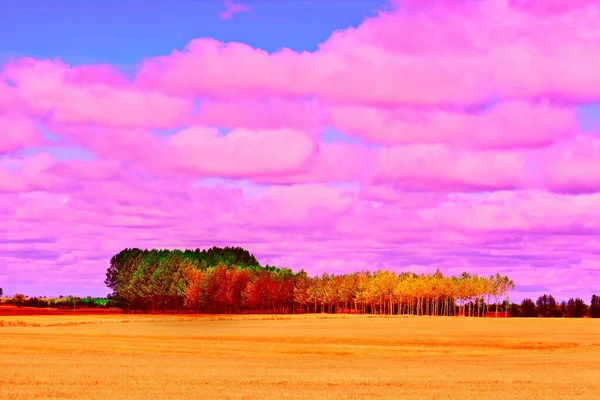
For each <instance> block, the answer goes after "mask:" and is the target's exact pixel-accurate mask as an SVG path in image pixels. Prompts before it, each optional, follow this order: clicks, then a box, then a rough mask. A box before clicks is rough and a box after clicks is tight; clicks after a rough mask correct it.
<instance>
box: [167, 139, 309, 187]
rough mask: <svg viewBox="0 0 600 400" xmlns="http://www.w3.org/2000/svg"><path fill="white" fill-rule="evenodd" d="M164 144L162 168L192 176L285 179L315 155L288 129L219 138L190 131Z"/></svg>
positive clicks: (306, 140)
mask: <svg viewBox="0 0 600 400" xmlns="http://www.w3.org/2000/svg"><path fill="white" fill-rule="evenodd" d="M167 144H168V148H167V149H166V151H165V153H166V154H165V158H163V160H162V162H164V165H166V166H167V167H168V168H173V169H175V170H177V171H179V172H181V173H188V174H194V175H196V176H221V177H243V178H245V177H251V176H254V175H263V174H266V175H271V174H275V175H277V174H283V175H286V174H290V173H294V172H296V171H299V170H300V171H301V170H303V169H304V168H305V165H307V164H308V163H309V162H310V161H311V159H312V157H313V155H314V151H315V144H314V142H313V140H312V139H311V137H310V136H308V135H306V134H305V133H303V132H300V131H294V130H290V129H278V130H261V131H251V130H247V129H236V130H233V131H232V132H230V133H228V134H227V135H225V136H221V135H219V134H218V132H217V130H216V129H207V128H202V127H191V128H187V129H185V130H182V131H180V132H178V133H176V134H175V135H173V136H171V137H169V138H168V139H167ZM160 162H161V161H159V163H160Z"/></svg>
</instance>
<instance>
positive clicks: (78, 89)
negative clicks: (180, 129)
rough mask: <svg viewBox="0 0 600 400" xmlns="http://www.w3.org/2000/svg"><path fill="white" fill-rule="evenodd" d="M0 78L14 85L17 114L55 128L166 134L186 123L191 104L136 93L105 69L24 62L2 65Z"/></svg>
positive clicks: (150, 92) (164, 96) (169, 97)
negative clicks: (100, 127) (161, 131)
mask: <svg viewBox="0 0 600 400" xmlns="http://www.w3.org/2000/svg"><path fill="white" fill-rule="evenodd" d="M0 77H3V78H4V79H10V80H11V81H12V82H13V84H14V85H15V87H14V88H13V89H12V91H13V96H14V97H16V98H17V100H18V101H19V103H20V108H19V109H20V110H22V111H25V112H27V113H29V114H30V115H35V116H39V117H42V118H44V119H46V120H49V121H52V122H55V123H62V124H99V125H104V126H114V127H123V128H134V127H154V128H169V127H174V126H179V125H181V124H185V123H186V122H187V121H189V117H191V111H192V104H191V102H189V101H186V100H183V99H180V98H175V97H171V96H167V95H165V94H163V93H160V92H157V91H153V90H140V89H137V88H135V87H133V86H132V85H131V84H129V83H127V81H126V80H125V78H124V77H123V76H122V75H120V74H119V73H118V72H116V71H115V70H113V69H111V68H110V67H103V66H84V67H69V66H68V65H66V64H64V63H62V62H59V61H48V60H43V61H38V60H33V59H29V58H25V59H19V60H13V61H12V62H10V63H8V64H7V65H5V66H4V67H3V69H2V70H1V72H0Z"/></svg>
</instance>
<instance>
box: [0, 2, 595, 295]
mask: <svg viewBox="0 0 600 400" xmlns="http://www.w3.org/2000/svg"><path fill="white" fill-rule="evenodd" d="M391 3H392V7H391V8H390V9H389V10H387V11H381V12H380V13H379V14H378V15H377V16H375V17H372V18H369V19H366V20H365V21H364V22H363V23H362V24H361V25H360V26H358V27H356V28H349V29H346V30H342V31H336V32H333V33H332V34H331V36H330V37H329V38H328V39H327V40H326V41H325V42H323V43H321V44H320V45H319V47H318V50H316V51H314V52H295V51H292V50H289V49H282V50H280V51H277V52H274V53H268V52H265V51H263V50H259V49H255V48H252V47H251V46H249V45H246V44H243V43H220V42H218V41H216V40H214V39H208V38H201V39H195V40H193V41H192V42H190V43H189V44H188V45H187V46H186V47H185V48H184V49H182V50H176V51H173V52H172V53H171V54H167V55H163V56H159V57H148V58H147V59H145V60H143V61H142V62H141V63H140V65H139V67H138V68H137V69H136V70H135V71H134V72H133V73H130V74H125V73H123V72H121V71H119V70H118V68H116V67H114V66H111V65H78V66H71V65H68V64H66V63H65V62H62V61H60V60H41V59H34V58H14V59H11V60H9V61H8V62H6V63H5V64H3V65H1V66H0V193H1V195H0V217H1V218H2V220H3V221H7V223H5V224H1V226H0V237H2V238H3V239H2V243H3V245H2V246H1V248H0V259H1V260H2V262H1V263H0V282H2V285H3V286H4V289H5V292H6V293H12V291H16V290H17V289H18V290H25V291H28V292H31V294H47V295H52V294H61V293H63V292H64V291H65V290H69V291H70V292H73V293H74V294H78V293H79V294H82V295H87V294H98V295H102V294H105V293H106V290H105V289H104V288H103V284H102V280H103V273H104V271H105V269H106V267H107V262H108V260H109V258H110V256H111V255H112V254H114V253H115V252H118V251H119V250H121V249H123V248H126V247H136V246H137V247H142V248H146V247H160V248H165V247H168V248H186V247H188V248H189V247H192V248H196V247H208V246H213V245H223V246H224V245H239V246H243V247H246V248H248V249H249V250H250V251H252V252H253V253H255V254H256V255H257V256H258V258H259V260H260V261H261V262H263V263H272V264H276V265H279V266H287V267H291V268H293V269H300V268H304V269H305V270H307V271H308V272H309V273H320V272H323V271H328V272H334V273H336V272H349V271H353V270H358V269H376V268H389V269H394V270H398V271H399V270H406V269H410V270H413V271H415V272H428V271H435V270H436V269H438V268H439V269H440V270H441V271H442V272H444V273H460V272H461V271H462V270H468V271H471V272H474V273H480V274H491V273H496V272H500V273H504V274H507V275H509V276H510V277H511V278H513V280H515V282H516V283H517V284H518V285H519V284H521V285H522V289H519V290H520V291H519V292H516V293H515V294H514V296H513V297H514V298H519V297H524V296H533V295H537V294H538V292H539V291H541V290H545V289H546V288H547V289H549V290H552V291H553V292H554V293H555V294H556V295H557V296H558V297H561V298H562V297H566V296H570V295H574V294H577V295H582V296H586V297H587V296H589V295H590V294H591V292H592V291H594V290H595V291H600V287H598V286H596V287H594V286H593V283H594V282H600V257H598V252H597V246H598V244H599V242H600V236H599V233H600V223H598V221H600V215H598V213H599V212H600V211H599V210H600V208H598V204H600V197H599V196H600V194H599V193H600V165H599V164H600V154H599V153H600V140H599V139H598V137H597V136H596V135H595V132H584V131H583V130H582V129H581V126H580V124H579V122H578V118H577V108H578V107H579V106H581V105H582V104H586V103H589V102H593V101H595V100H597V99H598V98H599V97H600V78H599V76H600V75H598V73H597V71H598V70H600V55H599V53H598V51H597V49H598V48H600V6H598V4H597V2H593V1H575V0H571V1H569V2H566V1H558V0H552V1H541V0H539V1H538V0H481V1H450V0H443V1H435V2H423V1H420V2H417V1H416V0H415V1H413V0H398V1H392V2H391ZM236 7H237V5H235V4H233V3H230V4H229V8H228V11H227V12H224V14H223V15H222V18H228V17H231V15H233V13H234V12H237V11H243V10H245V9H242V8H240V7H237V8H236ZM331 132H335V135H332V134H331ZM61 149H62V150H61ZM64 149H67V151H64ZM5 282H6V283H5ZM590 285H591V286H590ZM65 288H69V289H65ZM71 288H73V289H71ZM34 291H37V292H36V293H34ZM75 292H77V293H75Z"/></svg>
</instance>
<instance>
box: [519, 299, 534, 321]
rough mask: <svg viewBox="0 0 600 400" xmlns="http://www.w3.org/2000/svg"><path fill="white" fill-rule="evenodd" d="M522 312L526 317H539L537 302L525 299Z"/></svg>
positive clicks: (522, 303)
mask: <svg viewBox="0 0 600 400" xmlns="http://www.w3.org/2000/svg"><path fill="white" fill-rule="evenodd" d="M521 313H522V315H523V317H525V318H532V317H537V310H536V309H535V303H534V302H533V300H531V299H523V301H522V302H521Z"/></svg>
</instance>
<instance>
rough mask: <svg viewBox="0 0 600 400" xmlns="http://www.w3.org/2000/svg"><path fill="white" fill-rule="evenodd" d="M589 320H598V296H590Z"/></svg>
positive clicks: (599, 298) (599, 299)
mask: <svg viewBox="0 0 600 400" xmlns="http://www.w3.org/2000/svg"><path fill="white" fill-rule="evenodd" d="M590 318H600V296H597V295H593V296H592V301H591V302H590Z"/></svg>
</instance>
